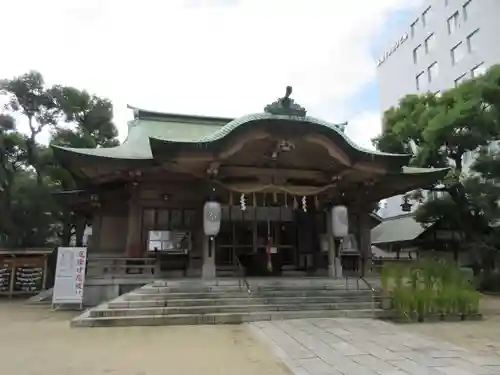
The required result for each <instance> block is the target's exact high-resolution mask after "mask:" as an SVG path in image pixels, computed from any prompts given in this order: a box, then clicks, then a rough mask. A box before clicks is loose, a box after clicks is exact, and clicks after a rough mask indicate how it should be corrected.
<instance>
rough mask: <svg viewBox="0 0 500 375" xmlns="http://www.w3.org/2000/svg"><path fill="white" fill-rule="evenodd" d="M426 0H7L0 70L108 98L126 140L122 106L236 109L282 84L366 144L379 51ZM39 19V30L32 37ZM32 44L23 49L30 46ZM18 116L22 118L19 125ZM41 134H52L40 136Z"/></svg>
mask: <svg viewBox="0 0 500 375" xmlns="http://www.w3.org/2000/svg"><path fill="white" fill-rule="evenodd" d="M420 3H421V0H376V1H374V0H350V1H345V0H168V1H157V0H141V1H134V0H128V1H123V0H72V1H67V0H45V1H43V2H41V1H39V0H17V1H15V2H13V1H12V2H6V3H5V4H2V10H3V13H4V14H23V25H24V26H23V28H19V25H18V24H17V22H18V19H17V18H16V17H4V18H3V19H2V25H1V26H0V27H1V28H2V30H4V32H6V31H9V30H15V31H16V33H15V38H16V41H17V43H12V44H11V45H9V58H8V59H2V61H0V77H2V78H3V77H12V76H15V75H20V74H23V73H25V72H27V71H29V70H31V69H35V70H39V71H40V72H42V73H43V74H44V76H45V78H46V81H47V82H48V83H49V84H54V83H58V84H66V85H73V86H75V87H78V88H80V89H86V90H88V91H90V92H92V93H96V94H97V95H100V96H104V97H108V98H110V99H111V100H112V101H113V103H114V107H115V121H116V124H117V126H118V129H119V131H120V137H121V138H122V139H124V138H125V136H126V129H127V121H128V120H130V119H131V113H130V111H129V110H128V109H127V104H131V105H135V106H139V107H143V108H148V109H152V110H159V111H165V112H177V113H192V114H200V115H212V116H234V117H238V116H242V115H245V114H248V113H254V112H260V111H261V110H262V109H263V107H264V106H265V105H266V104H268V103H269V102H272V101H274V100H275V99H276V98H278V97H279V96H282V95H283V94H284V89H285V87H286V86H287V85H292V86H293V88H294V94H293V97H294V98H295V99H296V101H297V102H298V103H300V104H301V105H303V106H305V107H306V108H307V109H308V111H309V112H308V113H309V114H310V115H312V116H315V117H321V118H324V119H326V120H329V121H332V122H344V121H349V128H348V134H349V135H350V136H351V138H353V140H354V141H355V142H357V143H359V144H361V145H363V146H369V145H370V139H371V138H373V137H374V136H376V135H377V134H378V132H379V131H380V111H379V107H378V103H377V95H378V90H377V86H376V69H375V60H376V57H378V56H377V55H378V53H376V51H377V52H378V51H379V50H380V49H381V48H380V47H381V46H384V45H385V46H389V45H390V44H391V43H392V42H393V41H394V40H395V39H396V38H397V35H398V33H399V31H400V30H401V28H402V27H404V26H406V24H407V23H408V13H410V12H412V11H414V10H415V7H417V6H419V4H420ZM40 19H43V20H44V33H45V35H56V36H57V40H58V42H57V43H58V44H57V52H54V47H53V43H52V42H51V43H48V42H46V40H45V39H40V40H35V42H33V35H37V33H39V24H40ZM26 46H29V48H26ZM22 126H23V124H22V123H21V127H22ZM41 138H43V139H40V140H41V141H48V135H47V134H44V135H42V137H41Z"/></svg>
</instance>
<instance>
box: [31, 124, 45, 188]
mask: <svg viewBox="0 0 500 375" xmlns="http://www.w3.org/2000/svg"><path fill="white" fill-rule="evenodd" d="M28 124H29V127H30V131H31V133H30V139H29V142H28V161H29V163H30V164H31V166H32V167H33V169H34V170H35V173H36V183H37V186H39V187H40V186H42V184H43V180H42V173H41V171H40V166H39V165H38V152H37V149H36V131H35V129H34V128H33V116H28Z"/></svg>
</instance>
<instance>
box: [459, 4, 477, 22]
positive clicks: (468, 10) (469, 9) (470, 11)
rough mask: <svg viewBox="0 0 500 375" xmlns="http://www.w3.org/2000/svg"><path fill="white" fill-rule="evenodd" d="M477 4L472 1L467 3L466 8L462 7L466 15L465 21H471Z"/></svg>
mask: <svg viewBox="0 0 500 375" xmlns="http://www.w3.org/2000/svg"><path fill="white" fill-rule="evenodd" d="M475 3H476V2H473V1H472V0H469V1H467V2H466V3H465V4H464V6H463V7H462V9H463V14H464V21H467V20H469V19H470V17H471V15H472V14H474V9H475V6H474V4H475Z"/></svg>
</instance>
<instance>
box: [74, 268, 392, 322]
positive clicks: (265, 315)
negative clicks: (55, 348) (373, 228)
mask: <svg viewBox="0 0 500 375" xmlns="http://www.w3.org/2000/svg"><path fill="white" fill-rule="evenodd" d="M248 282H249V285H250V290H251V293H249V292H248V291H247V288H246V286H245V284H244V283H243V282H242V281H241V280H238V279H217V280H211V281H205V280H201V279H192V280H189V279H184V280H168V281H155V282H153V283H151V284H148V285H145V286H143V287H141V288H139V289H136V290H134V291H132V292H130V293H127V294H124V295H122V296H120V297H118V298H116V299H114V300H111V301H109V302H107V303H105V304H102V305H99V306H97V307H95V308H92V309H89V310H87V311H86V312H85V313H83V314H82V315H80V316H78V317H77V318H75V319H74V320H73V321H72V322H71V325H72V326H74V327H103V326H151V325H192V324H236V323H243V322H250V321H262V320H276V319H298V318H320V317H350V318H371V317H375V318H381V317H385V316H387V311H384V310H381V309H380V307H379V301H378V298H377V296H376V295H375V298H372V297H373V293H372V291H371V289H369V288H368V286H367V285H365V284H364V283H363V282H362V281H359V280H356V279H349V280H348V282H347V283H346V281H345V280H332V279H319V278H293V279H283V278H280V279H249V280H248ZM370 283H371V285H373V286H374V287H376V286H378V285H377V284H376V282H375V281H370ZM376 289H378V288H376Z"/></svg>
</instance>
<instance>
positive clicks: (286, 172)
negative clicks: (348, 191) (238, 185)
mask: <svg viewBox="0 0 500 375" xmlns="http://www.w3.org/2000/svg"><path fill="white" fill-rule="evenodd" d="M221 175H222V176H266V177H267V176H276V177H281V178H283V177H285V178H286V177H295V178H307V179H314V180H327V181H328V180H331V178H330V176H329V174H328V173H326V172H323V171H319V170H306V169H288V168H286V169H283V168H258V167H238V166H221V167H219V176H221Z"/></svg>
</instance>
